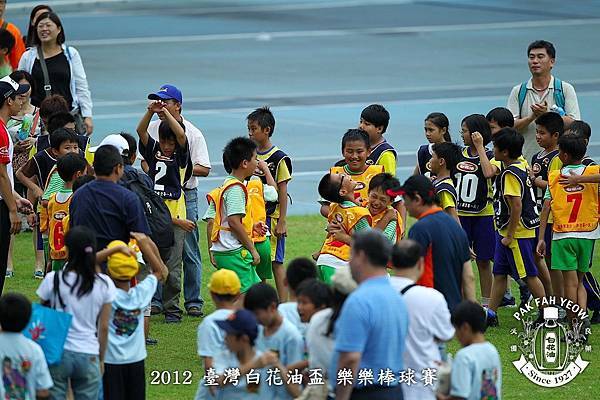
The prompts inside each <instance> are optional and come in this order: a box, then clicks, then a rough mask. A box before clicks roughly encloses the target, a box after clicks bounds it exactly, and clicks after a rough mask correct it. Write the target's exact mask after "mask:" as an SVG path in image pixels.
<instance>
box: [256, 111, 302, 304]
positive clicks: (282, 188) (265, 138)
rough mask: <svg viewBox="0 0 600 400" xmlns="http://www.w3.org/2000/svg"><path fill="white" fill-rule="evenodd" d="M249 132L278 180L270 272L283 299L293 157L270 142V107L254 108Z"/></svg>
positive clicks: (271, 210) (271, 216)
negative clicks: (271, 270) (271, 267)
mask: <svg viewBox="0 0 600 400" xmlns="http://www.w3.org/2000/svg"><path fill="white" fill-rule="evenodd" d="M246 119H247V120H248V135H249V136H250V139H252V141H254V143H256V145H257V146H258V149H257V151H256V153H257V157H258V159H259V160H262V161H265V162H266V163H267V165H268V166H269V169H270V171H271V175H273V177H274V178H275V181H276V182H277V193H278V201H277V202H268V203H267V206H266V211H267V225H268V228H269V230H270V232H271V234H272V235H271V259H272V261H273V275H275V285H276V286H277V293H279V297H281V298H282V299H286V298H287V293H286V290H285V285H284V282H283V281H284V279H285V271H284V269H283V261H284V259H285V240H286V236H287V220H286V219H287V207H288V204H287V201H288V188H287V186H288V182H289V181H290V180H291V179H292V160H291V159H290V157H289V156H288V155H287V154H286V153H284V152H283V151H282V150H281V149H279V148H278V147H277V146H274V145H273V144H272V143H271V136H273V133H274V132H275V117H273V113H272V112H271V110H270V109H269V107H262V108H257V109H256V110H254V111H253V112H251V113H250V114H249V115H248V117H247V118H246ZM260 178H261V180H262V181H263V183H267V181H266V177H265V176H264V174H261V176H260Z"/></svg>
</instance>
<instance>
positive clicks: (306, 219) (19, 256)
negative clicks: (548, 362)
mask: <svg viewBox="0 0 600 400" xmlns="http://www.w3.org/2000/svg"><path fill="white" fill-rule="evenodd" d="M324 227H325V222H324V219H323V218H321V217H318V216H301V217H300V216H298V217H290V218H289V222H288V229H289V235H288V238H287V250H286V251H287V256H286V259H287V260H291V259H292V258H294V257H298V256H309V255H310V254H312V253H313V252H314V251H315V250H317V249H318V248H319V246H320V244H321V243H322V240H323V238H324ZM200 232H201V233H203V232H204V226H201V227H200ZM201 244H202V246H201V248H202V257H203V260H204V261H205V262H204V263H203V288H202V293H203V297H204V299H205V300H206V301H207V302H206V305H205V308H204V312H205V314H208V313H210V312H212V311H213V310H214V306H213V304H212V303H211V301H210V300H209V299H210V297H209V295H208V293H207V289H206V283H207V281H208V278H209V276H210V274H211V273H212V272H213V271H214V268H213V267H212V266H211V265H210V263H208V262H207V261H208V257H207V256H206V254H207V253H206V252H207V249H206V241H205V239H204V236H202V239H201ZM14 254H15V265H16V273H15V274H16V275H15V277H14V278H12V279H8V280H7V281H6V288H5V289H6V290H7V291H18V292H21V293H24V294H26V295H27V296H29V297H30V298H31V299H35V298H36V297H35V289H36V287H37V285H38V284H39V281H37V280H34V279H33V278H32V276H33V257H32V251H31V236H30V234H22V235H19V236H18V239H17V241H16V245H15V252H14ZM595 261H596V262H597V261H598V257H596V259H595ZM475 274H476V275H477V272H476V270H475ZM596 274H597V276H598V275H599V274H598V273H597V271H596ZM477 289H478V291H479V288H478V287H477ZM513 291H514V292H516V293H518V291H517V290H513ZM517 297H518V296H517ZM514 311H516V309H514V308H513V309H501V311H500V324H501V327H500V328H495V329H491V330H490V331H489V332H488V333H487V338H488V339H489V340H490V341H491V342H492V343H493V344H494V345H495V346H496V347H497V348H498V351H499V352H500V356H501V358H502V367H503V380H504V385H503V392H504V398H505V399H521V398H522V399H544V400H552V399H556V400H563V399H569V398H580V399H581V398H586V397H587V398H590V399H592V398H597V397H598V396H599V394H600V388H599V386H598V372H597V371H598V368H600V339H599V338H598V335H597V334H594V335H592V337H591V338H590V342H589V344H591V345H592V348H593V349H594V351H593V352H592V353H591V354H588V353H586V354H583V358H584V359H585V360H587V361H590V365H589V366H588V368H587V369H586V370H585V371H584V372H583V373H582V374H580V375H579V376H578V377H577V378H575V380H574V381H572V382H571V383H569V384H568V385H566V386H564V387H562V388H557V389H546V388H541V387H539V386H536V385H534V384H532V383H531V382H529V380H527V379H526V378H525V377H524V376H522V375H520V374H519V373H518V372H517V370H516V369H515V368H514V367H513V366H512V364H511V362H512V361H515V360H517V359H518V358H519V356H518V355H517V354H512V353H510V345H512V344H516V342H515V340H514V337H512V336H511V335H510V334H509V331H510V329H511V328H513V327H515V328H520V323H519V322H517V321H516V320H515V319H514V318H512V316H511V313H512V312H514ZM199 322H200V319H199V318H190V317H187V316H185V317H184V320H183V323H182V324H179V325H166V324H164V322H163V320H162V318H160V317H152V326H151V336H153V337H155V338H157V339H158V340H159V344H158V346H153V347H149V348H148V359H147V360H146V374H147V376H148V381H147V382H148V386H147V391H148V396H147V397H148V398H151V399H173V398H180V399H189V398H192V397H193V396H194V393H195V391H196V388H197V384H198V381H199V380H200V378H201V376H202V373H203V372H202V369H201V366H200V363H199V360H198V357H197V356H196V328H197V326H198V324H199ZM596 326H598V325H596ZM598 329H600V328H598ZM458 348H459V345H458V343H457V342H456V341H455V340H453V341H452V342H451V343H450V346H449V349H450V351H451V352H453V353H454V352H456V350H458ZM152 371H170V372H171V380H172V381H175V375H174V374H173V373H174V372H175V371H179V381H180V382H183V381H184V375H183V374H184V371H191V372H192V374H193V375H192V384H191V385H183V384H179V385H177V384H174V383H171V384H170V385H151V384H150V380H151V379H150V378H151V372H152ZM594 371H596V372H594Z"/></svg>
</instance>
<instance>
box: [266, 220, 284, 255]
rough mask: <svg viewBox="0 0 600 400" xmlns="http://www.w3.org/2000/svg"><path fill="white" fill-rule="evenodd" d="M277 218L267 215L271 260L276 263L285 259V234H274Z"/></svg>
mask: <svg viewBox="0 0 600 400" xmlns="http://www.w3.org/2000/svg"><path fill="white" fill-rule="evenodd" d="M278 221H279V218H272V217H267V226H268V227H269V232H271V260H272V261H273V262H275V263H278V264H283V260H284V259H285V236H281V237H277V236H275V227H276V226H277V222H278Z"/></svg>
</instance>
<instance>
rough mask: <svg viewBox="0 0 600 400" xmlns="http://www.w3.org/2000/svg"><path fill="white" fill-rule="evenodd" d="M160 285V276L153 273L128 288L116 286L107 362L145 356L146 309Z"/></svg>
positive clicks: (138, 358)
mask: <svg viewBox="0 0 600 400" xmlns="http://www.w3.org/2000/svg"><path fill="white" fill-rule="evenodd" d="M157 285H158V279H156V276H155V275H153V274H151V275H148V276H147V277H146V279H144V280H143V281H141V282H140V283H138V284H137V285H136V286H134V287H132V288H130V289H129V291H128V292H126V291H124V290H121V289H119V288H117V295H116V298H115V300H114V301H113V303H112V309H111V311H110V319H109V322H108V346H107V348H106V355H105V358H104V361H105V362H106V363H107V364H132V363H136V362H138V361H142V360H144V359H145V358H146V356H147V354H146V340H145V339H144V309H145V308H146V306H148V304H150V301H151V300H152V296H153V295H154V292H155V291H156V286H157Z"/></svg>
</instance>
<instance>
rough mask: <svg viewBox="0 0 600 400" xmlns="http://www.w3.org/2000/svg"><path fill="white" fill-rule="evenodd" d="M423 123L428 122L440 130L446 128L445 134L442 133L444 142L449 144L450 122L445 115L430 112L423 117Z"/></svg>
mask: <svg viewBox="0 0 600 400" xmlns="http://www.w3.org/2000/svg"><path fill="white" fill-rule="evenodd" d="M425 121H429V122H431V123H432V124H434V125H435V126H437V127H438V128H440V129H444V128H446V133H444V140H445V141H446V142H451V141H452V137H451V136H450V121H449V120H448V117H447V116H446V114H444V113H441V112H432V113H430V114H429V115H427V117H425Z"/></svg>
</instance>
